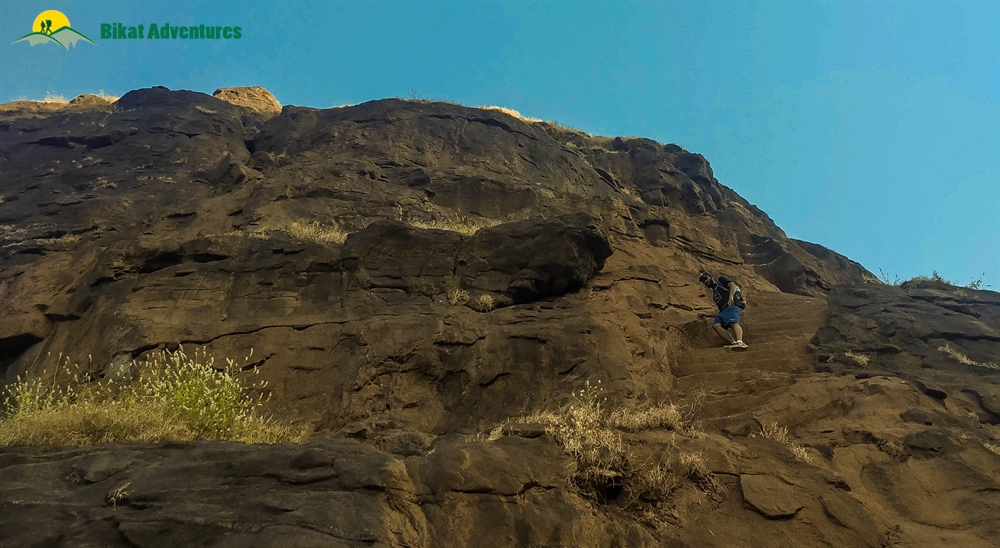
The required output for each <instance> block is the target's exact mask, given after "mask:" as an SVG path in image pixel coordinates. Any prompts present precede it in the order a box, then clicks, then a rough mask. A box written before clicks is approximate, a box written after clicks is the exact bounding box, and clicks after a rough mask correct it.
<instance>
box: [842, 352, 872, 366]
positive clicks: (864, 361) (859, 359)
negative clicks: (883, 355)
mask: <svg viewBox="0 0 1000 548" xmlns="http://www.w3.org/2000/svg"><path fill="white" fill-rule="evenodd" d="M844 355H845V356H847V357H848V358H851V359H852V360H854V363H856V364H858V365H862V366H864V365H868V361H869V360H868V356H866V355H864V354H855V353H854V352H851V351H847V352H844Z"/></svg>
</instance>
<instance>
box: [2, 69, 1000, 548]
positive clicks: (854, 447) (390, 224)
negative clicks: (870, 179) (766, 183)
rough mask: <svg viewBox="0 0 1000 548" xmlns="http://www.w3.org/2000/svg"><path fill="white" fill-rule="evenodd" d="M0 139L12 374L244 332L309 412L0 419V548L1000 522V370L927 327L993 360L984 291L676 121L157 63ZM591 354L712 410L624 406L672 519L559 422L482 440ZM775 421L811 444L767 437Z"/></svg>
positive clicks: (646, 395)
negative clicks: (77, 436) (804, 205)
mask: <svg viewBox="0 0 1000 548" xmlns="http://www.w3.org/2000/svg"><path fill="white" fill-rule="evenodd" d="M279 109H280V110H279ZM0 170H2V174H3V177H2V186H0V195H2V199H0V306H2V310H3V311H4V312H3V314H2V316H0V379H5V380H6V381H7V382H11V381H13V380H14V379H15V378H16V377H17V376H21V377H22V378H25V377H27V378H42V376H43V375H44V374H45V372H47V371H49V372H50V371H51V370H52V368H53V367H54V366H55V361H54V360H55V356H57V355H58V354H59V353H62V354H63V355H68V356H70V358H71V359H73V360H74V361H77V362H79V363H80V365H81V367H83V368H84V370H85V371H84V372H87V373H92V374H93V375H96V376H97V377H101V376H103V377H119V376H123V375H128V372H129V363H130V362H131V361H132V360H133V359H139V358H141V357H142V356H143V355H144V354H146V353H147V352H149V351H151V350H155V349H158V348H164V347H169V348H173V347H175V346H176V345H177V344H183V345H186V346H189V347H190V346H195V345H197V346H205V347H207V351H208V352H209V353H211V354H213V355H215V356H216V357H217V358H219V359H220V360H221V358H223V357H231V358H242V357H243V356H246V355H247V354H248V353H249V351H250V349H251V348H252V349H253V350H254V353H253V362H252V363H253V364H255V365H256V366H257V367H258V368H259V371H260V376H261V377H260V378H261V380H266V381H267V382H268V387H269V389H270V390H271V391H272V395H273V398H272V400H270V402H269V403H268V406H267V410H268V411H269V412H271V413H273V414H275V415H276V416H278V417H281V418H285V419H289V420H293V421H296V422H298V423H301V424H307V425H309V426H310V427H311V428H312V429H313V431H314V432H315V434H314V436H313V439H312V440H311V441H310V442H308V443H307V444H304V445H275V446H245V445H240V444H235V443H226V442H209V441H199V442H194V443H162V444H146V445H143V444H137V445H127V446H117V447H91V448H57V447H16V448H3V449H2V450H0V544H2V545H3V546H118V545H121V546H249V545H259V546H275V545H281V546H337V547H342V546H344V547H347V546H411V547H413V546H428V547H430V546H456V547H458V546H565V547H570V546H574V547H575V546H609V547H610V546H622V547H624V546H630V547H631V546H650V547H652V546H670V547H676V548H679V547H686V546H691V547H693V546H761V547H764V546H768V547H772V546H789V547H791V546H796V547H798V546H870V547H881V546H886V545H892V543H894V542H901V543H908V544H907V545H915V546H940V545H942V544H951V545H956V546H958V545H962V546H990V545H991V544H990V543H991V542H992V541H993V539H995V538H996V537H997V535H1000V526H998V521H1000V519H998V518H997V516H998V515H1000V502H998V494H1000V478H998V474H997V470H1000V466H998V463H1000V455H998V454H996V453H995V452H993V451H991V450H990V449H989V447H990V446H991V444H997V443H998V441H997V440H1000V433H998V432H997V427H998V426H997V425H998V424H1000V403H998V400H997V398H998V391H997V386H998V383H1000V381H998V376H1000V373H998V372H996V371H994V370H992V369H989V368H986V367H981V366H975V365H968V364H962V363H959V362H958V361H957V360H956V359H955V358H953V357H951V356H949V355H948V354H945V353H943V352H942V351H940V350H938V349H937V348H938V347H939V346H943V345H944V344H948V345H950V347H952V348H954V349H955V350H960V351H962V352H964V353H966V354H967V357H968V359H970V360H973V361H976V362H980V363H987V362H989V361H996V358H995V356H997V355H998V353H1000V336H998V332H997V325H998V319H1000V313H998V310H1000V300H998V298H997V294H996V293H992V292H986V291H973V290H963V291H964V292H963V293H961V294H960V293H959V292H958V291H959V290H957V289H955V288H944V289H942V288H938V287H931V286H927V287H924V286H920V285H919V284H918V285H917V286H914V287H904V288H894V287H885V286H882V285H881V284H878V283H877V280H876V279H875V278H874V277H873V276H872V275H871V274H870V273H868V272H867V271H866V270H865V269H864V268H862V267H861V266H860V265H858V264H857V263H854V262H852V261H850V260H849V259H847V258H846V257H843V256H841V255H839V254H837V253H835V252H833V251H830V250H828V249H826V248H823V247H821V246H819V245H816V244H811V243H808V242H801V241H797V240H794V239H791V238H788V237H786V236H785V234H784V233H783V232H782V231H781V230H780V229H779V228H778V227H777V226H775V224H774V223H773V222H772V221H771V219H770V218H768V217H767V215H766V214H765V213H764V212H762V211H761V210H759V209H758V208H756V207H755V206H753V205H751V204H749V203H748V202H746V201H745V200H743V199H742V198H741V197H739V196H738V195H737V194H736V193H735V192H734V191H733V190H731V189H729V188H727V187H725V186H723V185H722V184H720V183H719V181H717V180H716V179H715V177H714V175H713V174H712V169H711V167H710V165H709V164H708V162H707V161H706V160H705V158H703V157H702V156H700V155H698V154H694V153H691V152H688V151H685V150H684V149H682V148H680V147H679V146H677V145H670V144H668V145H664V144H660V143H657V142H654V141H651V140H648V139H635V138H629V139H625V138H603V137H593V136H589V135H587V134H584V133H582V132H578V131H574V130H570V129H567V128H562V127H559V126H556V125H553V124H548V123H544V122H536V123H529V122H525V121H523V120H520V119H518V118H515V117H512V116H509V115H507V114H504V113H502V112H498V111H494V110H483V109H475V108H466V107H463V106H459V105H453V104H446V103H430V102H423V101H400V100H392V99H390V100H380V101H372V102H368V103H364V104H360V105H355V106H351V107H343V108H336V109H327V110H317V109H311V108H301V107H294V106H285V107H283V108H281V107H280V106H278V105H277V102H276V101H274V98H273V97H271V96H270V94H268V93H267V92H266V91H265V90H261V89H260V88H228V89H223V90H219V91H218V92H216V96H215V97H213V96H209V95H205V94H201V93H195V92H189V91H170V90H168V89H166V88H160V87H158V88H152V89H142V90H136V91H132V92H129V93H127V94H125V95H124V96H123V97H121V99H119V100H118V101H117V102H115V103H108V102H107V101H104V100H102V99H99V98H87V97H83V98H80V99H78V100H75V101H73V102H71V103H69V104H66V105H46V104H38V103H28V102H19V103H10V104H7V105H0ZM704 269H707V270H710V271H712V272H714V273H717V274H723V273H724V274H727V275H729V276H730V277H732V278H734V279H736V280H737V281H738V283H739V284H740V286H741V288H742V289H743V292H744V293H745V294H746V296H747V300H748V302H749V303H750V305H749V308H748V311H747V316H746V326H747V337H746V338H747V341H748V342H749V343H750V344H751V349H750V351H748V352H746V353H743V354H740V355H738V357H737V356H736V355H733V354H730V353H728V352H727V353H720V351H721V349H719V348H716V347H717V346H718V344H719V343H718V340H717V339H715V338H714V334H712V333H711V331H710V330H709V328H708V326H707V320H708V319H709V318H711V317H712V316H714V315H715V313H716V309H715V306H714V304H713V303H712V302H711V299H710V298H709V295H708V292H707V291H706V290H705V289H704V288H703V287H702V286H700V285H699V284H698V283H697V277H698V273H699V272H700V271H701V270H704ZM814 335H815V336H814ZM810 337H813V338H812V344H811V346H807V345H808V344H809V340H810ZM758 341H759V342H758ZM859 354H863V355H864V356H866V357H868V361H867V362H866V363H864V364H862V363H861V362H860V361H858V358H851V357H850V355H859ZM87 356H91V358H92V360H87V359H86V358H87ZM991 357H992V358H991ZM46 378H47V377H46ZM596 380H601V381H602V384H601V386H602V387H603V388H604V390H605V393H604V394H605V395H606V396H607V397H608V399H609V403H608V405H609V406H611V405H630V406H632V407H634V408H637V409H642V408H644V407H646V406H649V405H651V404H653V403H657V402H664V401H673V402H677V403H679V404H681V405H682V406H684V409H686V410H687V411H686V412H687V416H688V418H690V419H692V420H694V421H695V424H701V425H702V427H703V430H704V433H703V434H700V435H692V436H687V435H676V433H674V432H666V431H648V432H637V433H628V434H627V435H626V437H625V439H626V442H627V444H628V446H629V447H630V448H631V450H634V451H635V452H636V453H635V454H636V455H638V457H637V460H636V462H641V463H643V465H644V466H646V465H648V466H653V465H656V464H658V463H659V464H663V465H670V466H671V467H672V470H673V473H674V475H675V477H674V478H673V480H676V481H675V482H674V483H672V484H670V485H672V487H671V488H670V489H667V490H668V491H670V495H669V496H665V497H664V498H661V499H658V500H642V501H638V504H640V508H646V509H647V510H650V512H653V510H655V512H653V513H655V514H656V515H657V516H659V517H658V518H657V519H651V518H650V515H652V514H643V513H642V512H641V511H636V506H635V503H636V501H628V497H629V493H628V489H622V488H620V489H618V490H611V491H609V492H607V493H601V494H599V496H595V495H594V494H593V493H587V492H583V491H581V490H580V489H578V488H577V487H576V486H575V485H574V484H573V482H572V477H573V474H574V473H575V471H576V467H577V463H576V461H575V460H574V459H573V458H572V457H570V456H569V455H567V454H566V453H565V452H564V451H563V450H562V449H561V448H560V447H559V446H558V445H557V444H556V443H555V441H554V439H553V438H552V437H551V436H550V435H548V434H546V433H545V432H544V429H542V428H540V427H538V425H530V424H528V425H524V424H517V425H508V426H506V427H505V428H504V429H503V431H504V432H505V433H506V434H507V435H505V436H502V437H500V438H499V439H495V440H489V441H486V440H483V439H482V438H480V439H478V440H476V439H474V436H475V435H476V434H478V433H482V432H488V431H490V430H491V429H492V428H494V427H496V426H497V425H499V424H501V423H502V422H503V421H504V420H505V419H507V418H508V417H516V416H518V415H522V414H527V413H530V412H532V411H536V410H543V409H552V408H555V407H556V406H557V405H559V404H562V403H565V402H566V400H567V398H568V396H569V394H570V393H572V392H573V391H577V390H580V389H581V388H582V387H583V386H584V383H585V382H586V381H591V382H594V381H596ZM769 422H778V423H779V424H781V425H784V426H787V427H788V437H789V439H791V440H794V441H795V443H798V444H799V445H800V446H802V447H804V448H805V451H806V453H807V454H808V455H809V458H810V460H809V462H804V461H802V460H799V459H797V458H796V457H795V455H794V454H793V452H792V451H791V450H790V447H791V446H789V445H788V444H782V443H780V442H779V441H775V440H770V439H763V438H760V437H752V436H751V435H753V436H756V435H757V433H758V432H759V430H760V427H761V426H762V425H763V424H765V423H769ZM997 451H1000V448H998V449H997ZM681 455H688V456H690V455H698V456H700V457H701V458H702V459H703V461H704V463H705V472H706V474H702V473H701V472H699V473H694V472H690V471H684V469H683V466H682V465H681V464H679V463H680V461H679V459H680V456H681ZM673 480H671V481H673ZM619 487H621V486H619ZM926 493H930V494H931V495H932V497H933V499H927V498H926V497H927V495H926ZM664 516H665V517H664Z"/></svg>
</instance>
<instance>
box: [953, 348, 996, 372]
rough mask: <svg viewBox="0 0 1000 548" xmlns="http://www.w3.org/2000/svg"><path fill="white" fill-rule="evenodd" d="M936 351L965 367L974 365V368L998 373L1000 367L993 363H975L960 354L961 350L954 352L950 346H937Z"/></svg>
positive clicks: (963, 354)
mask: <svg viewBox="0 0 1000 548" xmlns="http://www.w3.org/2000/svg"><path fill="white" fill-rule="evenodd" d="M938 350H940V351H941V352H944V353H945V354H948V355H949V356H951V357H952V358H955V359H956V360H958V361H959V363H963V364H965V365H975V366H976V367H983V368H986V369H994V370H998V371H1000V365H997V364H996V363H994V362H977V361H976V360H973V359H972V358H970V357H969V356H967V355H965V353H964V352H962V351H961V350H956V349H954V348H952V347H951V345H948V344H945V345H944V346H939V347H938Z"/></svg>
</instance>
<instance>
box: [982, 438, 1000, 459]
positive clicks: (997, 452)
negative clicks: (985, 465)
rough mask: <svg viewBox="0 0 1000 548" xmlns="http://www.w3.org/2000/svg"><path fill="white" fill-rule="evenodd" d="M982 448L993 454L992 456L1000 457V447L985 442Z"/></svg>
mask: <svg viewBox="0 0 1000 548" xmlns="http://www.w3.org/2000/svg"><path fill="white" fill-rule="evenodd" d="M983 447H985V448H986V450H987V451H989V452H990V453H993V454H994V455H996V456H998V457H1000V445H997V444H995V443H990V442H986V443H984V444H983Z"/></svg>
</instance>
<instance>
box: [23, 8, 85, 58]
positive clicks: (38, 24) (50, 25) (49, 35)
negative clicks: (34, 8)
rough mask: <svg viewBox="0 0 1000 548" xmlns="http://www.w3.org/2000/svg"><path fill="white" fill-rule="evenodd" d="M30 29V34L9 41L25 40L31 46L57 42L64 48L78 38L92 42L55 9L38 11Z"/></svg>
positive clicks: (73, 44) (75, 41)
mask: <svg viewBox="0 0 1000 548" xmlns="http://www.w3.org/2000/svg"><path fill="white" fill-rule="evenodd" d="M31 30H32V33H31V34H26V35H24V36H22V37H20V38H18V39H17V40H14V41H13V42H11V43H12V44H16V43H18V42H27V43H29V44H31V45H32V46H37V45H38V44H59V45H60V46H62V47H64V48H66V49H69V47H70V46H75V45H76V43H77V42H79V41H80V40H84V41H86V42H89V43H91V44H94V42H92V41H91V40H90V38H87V37H86V36H84V35H83V34H82V33H80V32H77V31H75V30H73V29H72V28H70V26H69V18H68V17H66V16H65V15H63V13H62V12H60V11H56V10H46V11H43V12H42V13H39V14H38V17H35V22H34V24H32V25H31ZM94 45H95V46H96V45H97V44H94Z"/></svg>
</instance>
